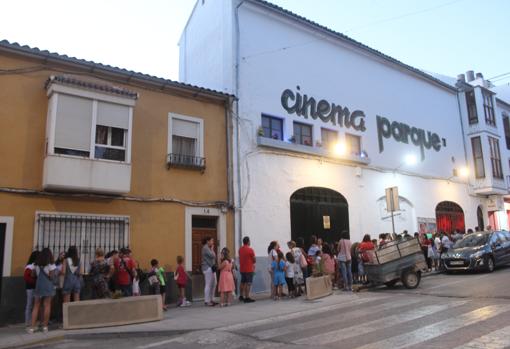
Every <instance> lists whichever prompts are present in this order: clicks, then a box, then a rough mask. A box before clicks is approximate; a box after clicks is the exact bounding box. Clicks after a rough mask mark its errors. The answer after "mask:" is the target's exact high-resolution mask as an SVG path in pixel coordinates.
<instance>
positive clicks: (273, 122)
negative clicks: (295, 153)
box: [261, 114, 283, 140]
mask: <svg viewBox="0 0 510 349" xmlns="http://www.w3.org/2000/svg"><path fill="white" fill-rule="evenodd" d="M261 136H263V137H266V138H272V139H278V140H283V120H282V119H280V118H275V117H274V116H269V115H265V114H263V115H262V133H261Z"/></svg>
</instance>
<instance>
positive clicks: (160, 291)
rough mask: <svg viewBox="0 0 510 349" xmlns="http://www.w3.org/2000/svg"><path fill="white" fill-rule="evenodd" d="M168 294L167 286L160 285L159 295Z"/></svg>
mask: <svg viewBox="0 0 510 349" xmlns="http://www.w3.org/2000/svg"><path fill="white" fill-rule="evenodd" d="M165 292H166V285H159V293H160V294H163V293H165Z"/></svg>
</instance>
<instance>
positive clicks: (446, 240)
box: [441, 235, 453, 248]
mask: <svg viewBox="0 0 510 349" xmlns="http://www.w3.org/2000/svg"><path fill="white" fill-rule="evenodd" d="M441 242H442V243H443V246H444V247H445V248H451V247H452V245H453V243H452V242H451V241H450V239H449V238H448V236H446V235H445V236H443V239H441Z"/></svg>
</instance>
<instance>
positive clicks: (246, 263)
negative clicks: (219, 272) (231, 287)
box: [239, 236, 257, 303]
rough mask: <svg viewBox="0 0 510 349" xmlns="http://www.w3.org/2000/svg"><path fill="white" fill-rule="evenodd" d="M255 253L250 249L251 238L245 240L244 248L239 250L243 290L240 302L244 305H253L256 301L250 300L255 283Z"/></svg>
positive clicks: (246, 237)
mask: <svg viewBox="0 0 510 349" xmlns="http://www.w3.org/2000/svg"><path fill="white" fill-rule="evenodd" d="M256 262H257V259H256V258H255V252H254V251H253V249H252V248H251V247H250V238H249V237H248V236H245V237H244V238H243V246H242V247H241V248H240V249H239V271H240V272H241V287H240V288H241V289H240V293H241V294H240V296H239V300H240V301H241V302H244V303H253V302H255V300H254V299H251V298H250V289H251V284H252V282H253V274H254V273H255V263H256Z"/></svg>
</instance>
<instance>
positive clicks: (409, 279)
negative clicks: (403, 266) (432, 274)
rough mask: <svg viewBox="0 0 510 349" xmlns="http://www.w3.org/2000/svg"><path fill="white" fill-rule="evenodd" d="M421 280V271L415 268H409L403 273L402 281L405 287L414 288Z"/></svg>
mask: <svg viewBox="0 0 510 349" xmlns="http://www.w3.org/2000/svg"><path fill="white" fill-rule="evenodd" d="M420 280H421V273H420V272H416V271H414V270H409V271H407V272H405V273H404V275H402V283H403V284H404V287H405V288H408V289H413V288H416V287H418V285H419V284H420Z"/></svg>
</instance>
